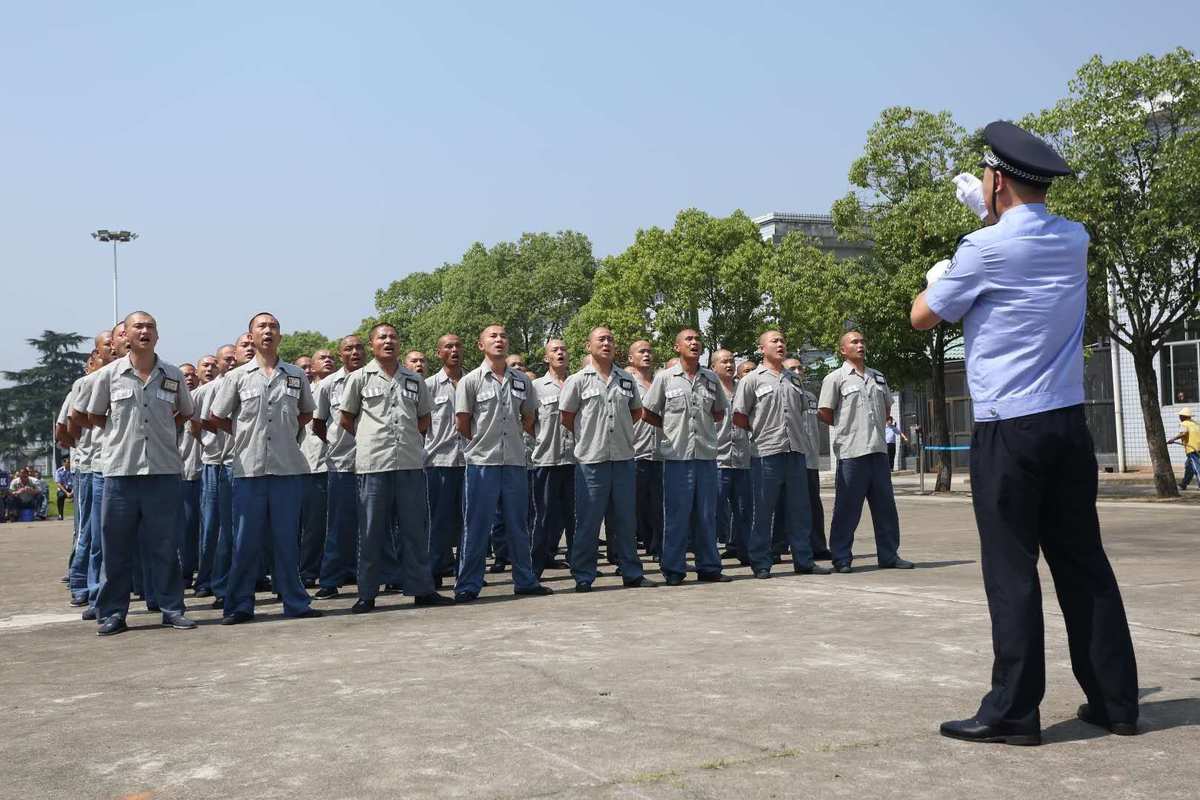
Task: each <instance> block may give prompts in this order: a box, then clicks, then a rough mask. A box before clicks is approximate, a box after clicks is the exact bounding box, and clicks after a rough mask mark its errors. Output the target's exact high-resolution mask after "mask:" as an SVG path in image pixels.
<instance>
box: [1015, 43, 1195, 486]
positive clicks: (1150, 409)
mask: <svg viewBox="0 0 1200 800" xmlns="http://www.w3.org/2000/svg"><path fill="white" fill-rule="evenodd" d="M1068 88H1069V94H1068V96H1067V97H1065V98H1063V99H1062V100H1060V101H1059V102H1058V103H1057V104H1056V105H1055V106H1054V107H1053V108H1050V109H1047V110H1045V111H1042V112H1041V113H1040V114H1037V115H1035V116H1034V117H1032V118H1030V119H1029V120H1027V123H1028V124H1030V125H1031V126H1032V127H1033V128H1034V129H1035V130H1037V131H1038V132H1040V133H1042V134H1043V135H1045V136H1046V137H1047V138H1049V139H1050V141H1051V142H1052V143H1053V144H1055V145H1056V146H1057V148H1058V149H1059V151H1060V152H1061V153H1062V154H1063V156H1064V157H1065V158H1066V159H1067V162H1068V163H1069V164H1070V165H1071V167H1072V169H1073V170H1074V171H1075V176H1074V178H1070V179H1062V180H1057V181H1055V182H1054V185H1053V187H1052V188H1051V190H1050V195H1049V198H1048V204H1049V206H1050V208H1051V209H1052V210H1053V211H1055V212H1056V213H1059V214H1062V215H1064V216H1066V217H1069V218H1071V219H1075V220H1079V221H1080V222H1082V223H1083V224H1084V225H1086V226H1087V230H1088V233H1089V234H1090V236H1091V249H1090V251H1089V263H1088V269H1089V278H1090V283H1089V286H1090V289H1091V291H1090V298H1089V305H1090V311H1091V316H1092V318H1093V319H1098V320H1099V322H1100V325H1101V327H1102V329H1103V330H1104V331H1105V333H1106V334H1107V335H1108V336H1109V337H1111V338H1112V339H1113V340H1114V341H1115V342H1117V343H1119V344H1120V345H1121V346H1122V347H1124V348H1125V349H1126V350H1127V351H1128V352H1129V353H1130V355H1131V357H1132V360H1133V366H1134V372H1135V373H1136V374H1137V382H1138V398H1139V403H1140V406H1141V410H1142V419H1143V421H1144V424H1145V431H1146V441H1147V443H1148V445H1149V449H1150V459H1151V463H1152V464H1153V467H1154V482H1155V487H1156V489H1157V491H1158V495H1159V496H1160V497H1171V496H1176V495H1177V494H1178V490H1177V487H1176V485H1175V477H1174V472H1173V470H1172V468H1171V459H1170V455H1169V453H1168V451H1167V444H1166V433H1165V431H1164V429H1163V423H1162V417H1161V414H1160V411H1159V398H1158V381H1157V378H1156V375H1155V371H1154V356H1155V355H1156V354H1158V353H1159V352H1161V351H1162V349H1163V344H1164V342H1165V341H1166V339H1167V336H1168V334H1169V333H1170V331H1171V329H1172V328H1174V327H1175V326H1177V325H1179V324H1180V323H1181V322H1183V321H1185V320H1187V319H1191V318H1194V317H1195V316H1196V315H1197V310H1198V304H1200V63H1198V62H1197V61H1196V58H1195V56H1194V55H1193V54H1192V53H1191V52H1189V51H1187V50H1184V49H1182V48H1180V49H1177V50H1174V51H1172V52H1170V53H1167V54H1166V55H1163V56H1161V57H1157V58H1156V57H1154V56H1152V55H1145V56H1142V57H1141V58H1138V59H1136V60H1133V61H1113V62H1109V63H1105V62H1104V60H1103V59H1101V58H1100V57H1099V56H1096V57H1094V58H1092V59H1091V60H1090V61H1088V62H1087V63H1086V64H1084V65H1083V66H1082V67H1081V68H1080V69H1079V71H1078V72H1077V73H1076V75H1075V78H1074V79H1073V80H1072V81H1071V82H1070V84H1069V87H1068Z"/></svg>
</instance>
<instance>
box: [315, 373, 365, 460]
mask: <svg viewBox="0 0 1200 800" xmlns="http://www.w3.org/2000/svg"><path fill="white" fill-rule="evenodd" d="M350 375H351V373H348V372H346V368H345V367H342V368H341V369H339V370H338V371H337V372H335V373H333V374H332V375H329V376H327V377H325V378H324V379H323V380H322V381H321V382H320V383H318V384H317V398H316V402H317V411H316V413H315V414H314V415H313V416H314V418H315V419H319V420H321V421H322V422H324V423H325V441H326V442H327V443H328V447H326V449H325V459H326V461H327V462H328V464H329V469H331V470H332V471H334V472H354V462H355V459H356V454H355V451H356V448H355V442H354V437H353V436H351V435H350V433H349V432H348V431H347V430H346V429H345V428H343V427H342V415H341V408H342V392H343V391H344V390H345V385H346V379H347V378H349V377H350Z"/></svg>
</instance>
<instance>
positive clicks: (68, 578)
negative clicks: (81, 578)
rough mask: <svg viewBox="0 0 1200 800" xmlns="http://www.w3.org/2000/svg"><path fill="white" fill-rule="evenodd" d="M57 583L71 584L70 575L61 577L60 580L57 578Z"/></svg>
mask: <svg viewBox="0 0 1200 800" xmlns="http://www.w3.org/2000/svg"><path fill="white" fill-rule="evenodd" d="M58 582H59V583H70V582H71V576H70V575H63V576H62V577H61V578H59V579H58Z"/></svg>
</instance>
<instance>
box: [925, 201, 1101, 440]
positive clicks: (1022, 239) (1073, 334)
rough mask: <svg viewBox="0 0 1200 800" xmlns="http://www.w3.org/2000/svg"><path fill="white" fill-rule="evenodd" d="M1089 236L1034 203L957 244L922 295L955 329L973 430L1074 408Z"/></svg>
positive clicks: (1078, 396)
mask: <svg viewBox="0 0 1200 800" xmlns="http://www.w3.org/2000/svg"><path fill="white" fill-rule="evenodd" d="M1087 249H1088V235H1087V231H1086V230H1084V227H1083V225H1081V224H1079V223H1078V222H1072V221H1071V220H1068V219H1064V218H1062V217H1057V216H1055V215H1053V214H1051V213H1050V212H1048V211H1047V210H1046V206H1045V205H1043V204H1041V203H1031V204H1026V205H1020V206H1015V207H1014V208H1010V209H1009V210H1008V211H1005V212H1004V215H1003V216H1002V217H1001V218H1000V221H999V222H997V223H996V224H995V225H992V226H990V227H987V228H982V229H980V230H977V231H975V232H974V233H971V234H970V235H968V236H966V237H965V238H964V239H963V240H962V242H961V243H960V244H959V246H958V250H957V251H956V252H955V254H954V260H953V262H952V263H951V265H950V269H949V270H947V272H946V274H945V276H944V277H943V278H942V279H941V280H940V281H938V282H937V283H935V284H934V285H933V286H932V287H931V288H930V289H929V291H928V292H927V293H926V295H925V301H926V302H927V303H928V304H929V308H930V309H931V310H932V311H933V313H935V314H937V315H938V316H939V317H941V318H942V319H944V320H947V321H949V322H957V321H958V320H960V319H961V320H962V322H963V335H964V338H965V339H966V350H967V383H968V384H969V386H970V388H971V400H972V401H973V402H974V405H975V421H976V422H994V421H996V420H1002V419H1012V418H1014V417H1024V416H1027V415H1029V414H1038V413H1040V412H1043V411H1053V410H1054V409H1056V408H1066V407H1068V406H1075V405H1079V404H1081V403H1082V402H1083V317H1084V312H1085V311H1086V310H1087V282H1088V276H1087Z"/></svg>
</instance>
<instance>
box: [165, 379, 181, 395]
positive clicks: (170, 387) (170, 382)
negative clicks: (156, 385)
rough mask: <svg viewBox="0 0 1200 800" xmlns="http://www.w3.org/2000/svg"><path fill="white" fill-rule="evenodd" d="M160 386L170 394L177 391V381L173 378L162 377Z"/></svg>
mask: <svg viewBox="0 0 1200 800" xmlns="http://www.w3.org/2000/svg"><path fill="white" fill-rule="evenodd" d="M162 388H163V391H165V392H171V393H172V394H173V393H175V392H178V391H179V381H177V380H175V379H174V378H163V382H162Z"/></svg>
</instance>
